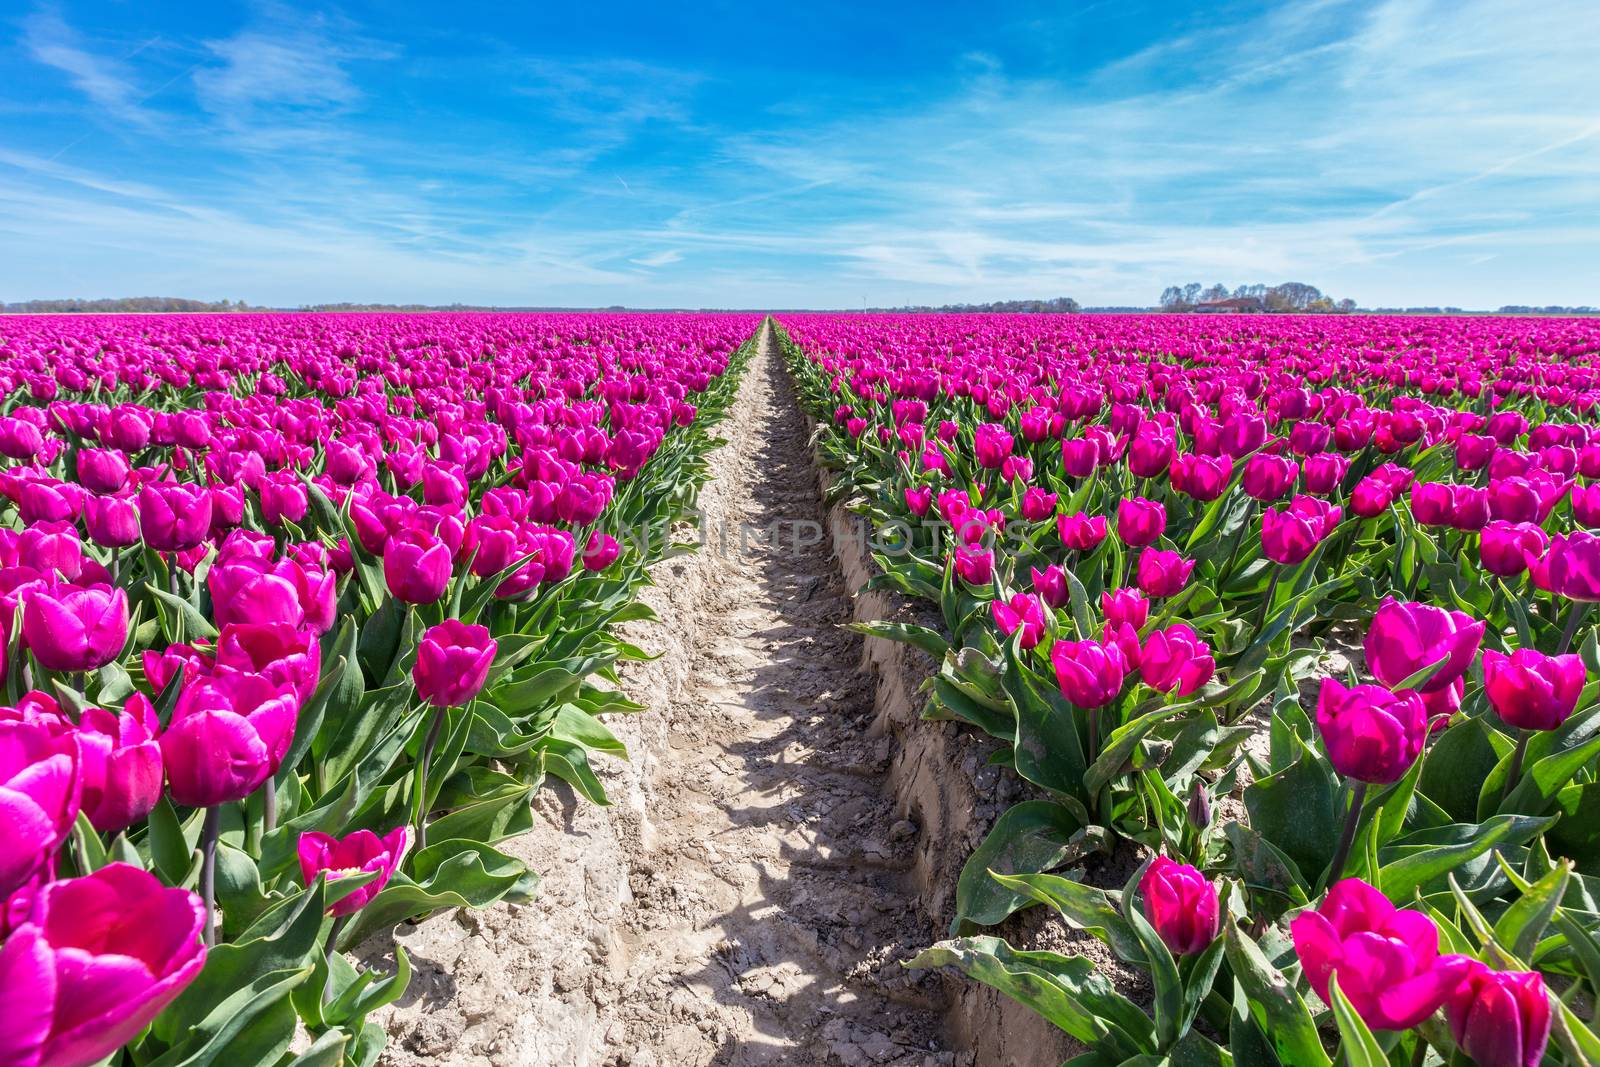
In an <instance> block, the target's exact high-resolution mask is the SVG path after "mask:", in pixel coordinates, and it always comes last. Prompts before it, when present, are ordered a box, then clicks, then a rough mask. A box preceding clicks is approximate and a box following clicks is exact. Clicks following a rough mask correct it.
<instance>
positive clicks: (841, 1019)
mask: <svg viewBox="0 0 1600 1067" xmlns="http://www.w3.org/2000/svg"><path fill="white" fill-rule="evenodd" d="M722 432H723V433H724V435H725V436H726V437H727V438H728V442H729V443H728V444H727V445H726V446H724V447H723V448H721V449H720V450H718V452H717V453H716V454H715V456H714V459H713V464H714V470H715V477H714V480H713V481H712V482H711V484H710V485H708V486H707V487H706V490H705V491H704V493H703V494H702V498H701V508H702V511H703V512H704V513H705V516H706V523H705V524H704V529H705V530H706V532H707V535H708V538H707V539H708V543H707V544H706V545H705V547H704V548H703V549H702V550H701V551H700V552H698V553H696V554H694V555H692V556H685V557H680V558H678V559H674V560H671V561H668V562H667V563H664V564H662V565H661V566H660V567H659V568H658V569H657V575H656V577H657V583H658V584H657V586H656V587H655V588H653V589H651V590H649V591H647V596H646V599H647V600H648V601H649V602H650V603H651V605H652V606H653V607H654V608H656V610H657V613H658V614H659V615H660V616H661V621H660V622H659V623H651V624H634V625H633V632H631V633H630V635H629V636H630V638H631V639H634V640H636V641H637V642H638V643H640V644H642V645H644V646H645V647H646V648H647V649H649V650H651V651H653V652H660V653H662V656H661V658H660V659H658V660H655V661H653V662H651V663H645V664H636V665H630V666H631V668H632V669H630V671H629V672H628V674H627V676H626V678H625V682H626V688H627V691H628V692H629V693H630V695H632V696H633V697H634V698H635V699H637V700H639V701H641V702H643V703H646V704H648V705H649V706H650V707H651V709H652V710H651V711H649V712H646V713H644V714H642V715H639V716H635V717H632V718H630V719H627V720H624V721H622V722H620V723H618V722H616V721H615V720H613V722H612V725H613V727H614V728H615V729H616V730H617V732H618V734H619V736H621V737H622V739H623V740H624V741H625V742H626V743H627V744H628V747H629V750H630V751H631V752H632V753H633V754H634V755H633V762H631V763H619V764H616V765H614V766H612V767H610V768H608V769H607V771H606V785H607V789H608V790H609V791H610V793H611V796H612V799H613V801H614V804H613V806H612V807H610V808H608V809H601V808H595V807H593V806H590V805H587V804H585V803H583V802H582V801H579V800H577V799H576V798H574V797H573V796H572V795H571V794H570V793H569V792H566V791H564V790H563V789H562V788H561V787H560V783H554V785H553V786H547V787H545V788H544V789H542V790H541V792H540V798H541V799H540V814H541V815H542V816H543V821H542V823H541V825H540V826H539V827H538V828H537V829H536V830H535V832H534V833H532V834H529V835H527V836H526V837H524V838H520V839H518V840H516V841H514V842H511V843H510V844H509V846H508V850H509V851H512V852H513V853H515V854H516V855H518V856H520V857H522V858H524V859H526V860H527V861H528V862H529V863H530V864H531V865H532V866H533V867H534V869H535V870H538V871H539V872H540V873H541V874H542V875H543V876H544V883H543V886H542V890H541V894H540V898H539V899H538V900H537V901H536V902H535V903H533V904H530V905H527V906H523V907H509V906H507V907H500V908H494V909H490V910H487V911H484V912H479V913H467V912H461V913H455V914H449V915H443V916H438V917H435V918H433V919H430V920H428V921H427V922H424V923H421V924H419V925H416V926H412V927H403V928H402V929H401V930H400V931H398V932H397V934H396V938H395V940H396V941H397V942H398V943H400V944H402V945H404V946H405V948H406V951H407V952H408V953H410V954H411V956H412V959H413V962H414V963H415V965H416V967H417V975H416V978H415V979H414V980H413V983H412V988H411V990H410V992H409V993H408V994H407V996H406V998H405V1000H404V1001H403V1002H402V1003H401V1004H399V1005H396V1006H395V1007H394V1008H393V1009H391V1010H390V1012H389V1014H388V1017H387V1018H386V1019H385V1020H384V1024H385V1025H386V1026H387V1027H388V1029H389V1032H390V1034H391V1040H390V1048H389V1051H388V1052H387V1053H386V1056H385V1062H387V1063H391V1064H395V1065H406V1067H409V1065H411V1064H420V1063H444V1064H473V1065H477V1064H539V1065H543V1064H551V1065H555V1064H560V1065H590V1064H592V1065H597V1067H610V1065H628V1067H654V1065H662V1067H666V1065H672V1067H680V1065H682V1067H700V1065H711V1064H720V1065H742V1064H769V1063H783V1064H799V1065H810V1064H844V1065H848V1067H856V1065H868V1064H887V1065H897V1067H910V1065H917V1067H935V1065H939V1067H943V1065H951V1067H956V1065H966V1064H970V1063H971V1062H972V1057H971V1056H970V1054H966V1053H957V1052H954V1051H950V1050H949V1049H948V1048H947V1047H946V1045H945V1044H944V1039H943V1037H942V1036H941V1035H942V1033H943V1026H942V1020H941V1012H942V1010H943V1007H944V998H943V996H942V989H943V987H942V984H941V981H940V979H938V978H937V977H936V976H933V975H929V974H925V973H920V972H907V971H905V970H904V969H903V968H902V967H901V965H900V961H902V960H904V959H906V958H908V957H909V956H910V955H912V954H914V953H915V952H916V951H918V950H919V949H920V948H922V947H924V946H925V945H927V944H928V943H930V942H931V941H933V940H935V939H937V932H936V931H935V930H933V929H930V924H929V921H928V919H927V918H926V917H925V916H924V914H923V912H922V909H921V908H920V907H919V906H918V904H917V903H916V901H917V900H918V898H919V896H920V894H919V892H918V890H919V888H921V887H920V886H919V885H918V884H917V883H918V882H919V881H920V879H916V878H913V877H912V873H911V869H912V864H913V858H914V852H915V850H916V848H917V839H918V837H919V834H920V829H919V826H918V825H917V823H916V822H915V821H913V820H911V819H907V818H905V817H902V816H900V815H897V814H896V811H895V804H894V801H893V799H892V798H891V797H890V796H889V795H888V793H887V792H886V782H887V780H888V772H889V768H890V765H891V762H892V761H893V760H894V759H895V758H896V756H897V752H896V751H895V745H896V741H895V739H894V738H893V737H892V736H890V735H889V734H888V733H887V732H885V731H884V730H883V729H882V728H881V725H880V727H879V728H878V729H876V730H875V729H874V724H875V722H876V721H877V713H876V711H875V707H874V692H873V680H872V679H871V677H870V676H868V675H867V674H865V673H864V672H863V671H862V670H861V669H860V664H861V662H862V658H863V657H862V652H861V647H860V643H859V640H858V639H857V638H855V637H853V636H852V635H850V634H849V633H848V632H846V631H844V630H842V629H841V628H840V625H839V624H840V623H842V622H845V621H848V620H849V619H850V617H851V607H852V605H851V600H850V598H849V597H848V596H847V594H846V591H845V588H844V586H843V584H842V583H841V580H840V577H839V572H838V568H837V566H836V565H835V563H834V560H833V558H832V554H831V551H830V548H829V546H828V539H827V537H826V536H824V535H823V533H822V530H823V527H822V525H821V523H822V520H823V518H824V517H823V515H822V514H821V512H820V505H819V502H818V494H817V488H816V480H815V474H814V472H813V470H812V468H811V465H810V458H809V453H808V450H807V441H806V434H807V426H806V424H805V421H804V419H803V417H802V416H801V414H800V413H799V411H798V410H797V408H796V406H795V404H794V399H793V396H792V394H791V392H790V386H789V383H788V381H787V378H786V376H785V375H784V373H783V370H782V368H781V365H780V363H779V361H778V360H777V358H776V357H775V355H774V354H773V352H772V350H771V345H770V339H769V341H768V343H764V344H763V347H762V351H761V354H760V355H759V356H758V357H757V358H756V360H755V362H754V363H753V364H752V366H751V367H750V369H749V371H748V372H747V377H746V380H745V382H744V384H743V386H742V388H741V392H740V397H739V400H738V402H737V403H736V405H735V407H734V410H733V413H732V416H731V418H730V419H729V420H728V422H727V423H725V424H724V426H723V428H722ZM741 531H749V532H747V533H744V534H743V535H742V533H741ZM761 531H771V532H773V533H775V536H769V537H767V538H765V539H763V538H762V537H761V536H759V533H760V532H761ZM389 951H390V949H389V946H388V943H387V942H386V941H383V940H375V941H374V942H373V943H371V944H369V945H367V946H364V951H363V955H364V956H366V957H367V958H368V959H369V960H371V961H373V962H375V963H378V964H379V965H381V964H382V961H383V958H384V956H386V955H387V954H388V953H389Z"/></svg>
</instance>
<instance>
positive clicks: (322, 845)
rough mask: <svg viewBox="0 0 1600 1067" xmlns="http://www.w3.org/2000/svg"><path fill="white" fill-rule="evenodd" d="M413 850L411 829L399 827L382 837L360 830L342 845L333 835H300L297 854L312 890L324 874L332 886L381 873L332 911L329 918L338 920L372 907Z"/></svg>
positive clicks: (329, 911) (369, 831) (345, 839)
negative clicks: (369, 906) (334, 882)
mask: <svg viewBox="0 0 1600 1067" xmlns="http://www.w3.org/2000/svg"><path fill="white" fill-rule="evenodd" d="M410 847H411V827H409V826H399V827H396V828H395V829H393V830H390V831H389V832H388V833H387V834H384V835H383V836H382V837H379V836H378V835H377V834H375V833H373V832H372V831H371V830H357V831H355V832H354V833H352V834H349V835H348V836H346V837H345V838H344V840H342V841H341V840H340V839H338V838H336V837H333V836H331V835H329V834H324V833H319V832H317V831H314V830H313V831H308V832H306V833H303V834H301V835H300V841H299V843H298V845H296V851H297V852H298V853H299V857H300V875H301V877H302V878H304V879H305V883H306V885H308V886H309V885H310V884H311V883H312V882H314V881H316V879H317V875H318V874H321V873H322V872H324V871H326V872H327V874H328V881H330V882H333V881H336V880H338V879H340V878H346V877H349V876H350V875H353V874H366V873H368V872H369V871H377V872H378V876H377V877H376V878H374V879H373V880H372V881H370V882H368V883H367V884H366V885H364V886H362V887H361V888H359V889H357V890H355V891H353V892H352V893H350V895H349V896H346V897H344V898H343V899H342V900H340V901H338V902H337V903H336V904H334V905H332V906H331V907H330V908H328V914H329V915H332V916H334V917H336V918H337V917H338V916H341V915H350V914H352V913H354V912H357V911H360V910H361V909H362V908H364V907H366V906H367V905H368V904H370V903H371V902H372V898H373V897H375V896H377V895H378V893H379V892H380V891H381V890H382V889H383V887H384V886H385V885H387V884H389V879H390V878H391V877H393V876H394V872H395V871H397V870H399V869H400V861H401V860H403V859H405V855H406V850H407V849H408V848H410Z"/></svg>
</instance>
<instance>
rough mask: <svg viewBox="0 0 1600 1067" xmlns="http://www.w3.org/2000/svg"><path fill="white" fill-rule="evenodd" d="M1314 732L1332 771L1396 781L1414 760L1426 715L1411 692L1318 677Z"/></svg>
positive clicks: (1423, 738)
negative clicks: (1320, 682)
mask: <svg viewBox="0 0 1600 1067" xmlns="http://www.w3.org/2000/svg"><path fill="white" fill-rule="evenodd" d="M1317 732H1318V733H1320V734H1321V735H1322V743H1323V746H1324V747H1325V748H1326V749H1327V752H1328V760H1329V762H1331V763H1332V764H1333V769H1334V770H1336V771H1338V772H1339V773H1340V774H1341V775H1343V776H1345V777H1346V778H1353V779H1355V780H1356V781H1360V782H1375V783H1388V782H1397V781H1399V780H1400V779H1401V778H1402V777H1404V776H1405V773H1406V771H1408V770H1410V769H1411V765H1412V764H1413V763H1415V762H1416V761H1417V756H1418V755H1419V754H1421V752H1422V744H1423V742H1424V741H1426V740H1427V738H1428V714H1427V710H1426V709H1425V708H1424V707H1423V703H1422V698H1421V696H1420V695H1418V694H1417V692H1416V691H1414V690H1411V689H1403V690H1401V691H1400V692H1398V693H1395V692H1392V691H1390V690H1388V689H1385V688H1384V687H1382V686H1378V685H1358V686H1356V687H1355V688H1353V689H1347V688H1345V686H1344V685H1343V683H1341V682H1340V681H1339V680H1338V679H1336V678H1324V679H1322V689H1321V691H1320V692H1319V693H1318V695H1317Z"/></svg>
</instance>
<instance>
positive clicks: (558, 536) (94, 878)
mask: <svg viewBox="0 0 1600 1067" xmlns="http://www.w3.org/2000/svg"><path fill="white" fill-rule="evenodd" d="M758 321H759V320H758V319H756V318H755V317H754V316H682V317H649V316H580V315H549V316H542V315H509V316H504V315H502V316H489V315H484V316H472V315H458V316H412V317H407V316H348V317H341V316H331V315H329V316H320V315H303V316H253V315H252V316H216V317H196V318H187V317H150V318H146V317H103V318H53V317H39V318H21V317H13V318H8V319H4V320H0V388H3V393H4V396H5V402H4V407H3V413H0V454H3V455H4V456H5V457H6V466H5V469H4V471H3V472H0V494H3V496H4V502H3V503H0V508H3V510H4V516H5V521H4V526H3V528H0V593H3V596H4V611H3V613H0V634H3V636H4V637H5V641H6V645H5V650H4V655H3V656H0V672H3V678H0V683H3V684H4V686H5V689H6V704H7V706H6V707H4V708H3V709H0V901H3V910H0V936H3V938H4V943H3V947H0V1003H3V1004H4V1010H3V1012H0V1064H4V1065H5V1067H14V1065H28V1067H32V1065H40V1067H78V1065H88V1064H95V1063H100V1062H102V1061H108V1062H117V1063H126V1064H137V1065H140V1067H158V1065H159V1067H175V1065H178V1064H184V1065H199V1064H209V1063H225V1064H228V1065H229V1067H244V1065H247V1064H277V1063H294V1064H298V1065H304V1067H312V1065H318V1067H320V1065H338V1064H360V1065H366V1064H372V1063H374V1062H376V1061H377V1060H378V1058H379V1057H380V1055H381V1054H382V1052H383V1049H384V1044H385V1037H386V1035H385V1034H384V1032H383V1030H382V1029H381V1028H380V1027H378V1026H376V1025H372V1024H369V1022H368V1016H369V1015H370V1014H371V1013H372V1012H374V1011H375V1010H377V1009H378V1008H380V1007H383V1006H384V1005H387V1004H389V1003H391V1002H393V1001H394V1000H396V999H397V998H398V997H400V996H401V995H402V994H403V993H404V991H405V989H406V986H407V982H408V979H409V973H410V964H409V961H408V959H407V957H406V953H405V952H404V950H403V949H400V948H398V947H396V948H395V949H394V952H393V960H394V967H393V969H392V970H389V971H386V972H379V971H376V970H362V969H358V968H357V967H356V966H355V965H354V964H353V963H352V962H350V959H349V958H348V957H347V955H346V954H345V952H344V951H343V950H346V949H350V948H352V947H353V946H355V945H357V944H359V943H361V942H363V941H364V940H366V939H368V938H369V937H371V936H372V935H373V934H374V933H379V932H383V931H387V930H389V929H392V928H393V927H394V926H395V925H396V924H397V923H400V922H403V921H406V920H409V919H418V918H421V917H422V916H425V915H427V914H429V913H432V912H435V911H439V910H441V909H450V908H477V907H484V906H487V905H490V904H494V903H496V902H500V901H519V900H521V901H525V900H528V899H530V898H531V897H532V896H533V894H534V893H535V891H536V886H537V872H534V871H530V870H528V869H527V867H526V866H525V865H524V864H523V863H522V862H521V861H519V860H517V859H515V858H514V857H512V856H511V855H508V854H507V853H506V852H505V851H503V850H502V849H501V848H499V847H497V846H499V845H501V844H503V843H504V842H505V841H506V840H507V839H508V838H512V837H514V836H516V835H518V834H521V833H524V832H526V831H527V830H528V829H529V828H530V826H531V825H532V818H533V816H532V812H531V803H532V797H533V794H534V791H535V790H536V789H537V788H538V787H539V785H540V783H541V782H542V781H544V780H546V778H547V777H550V776H554V777H556V778H559V779H563V780H565V781H566V782H568V783H570V784H571V787H572V789H573V791H575V792H576V793H577V794H579V795H580V796H582V797H585V798H587V799H589V800H591V801H593V802H597V803H604V802H605V801H606V796H605V791H604V787H603V786H602V784H601V781H600V779H599V778H598V777H597V776H596V774H595V770H594V766H593V765H592V763H591V757H592V756H594V755H596V754H606V755H616V754H618V752H619V750H620V748H621V746H620V744H619V743H618V742H617V740H616V738H615V737H614V736H613V735H612V733H611V732H610V731H609V730H608V729H607V728H606V726H605V721H604V720H605V717H606V716H608V715H612V714H617V713H627V712H635V711H638V710H640V708H639V706H638V705H636V704H634V703H633V702H632V701H630V700H628V699H627V698H626V696H624V695H623V693H621V692H619V691H618V690H617V688H616V678H617V673H616V665H617V664H618V663H619V661H624V660H628V659H630V658H638V657H640V656H642V655H643V653H642V652H641V651H640V650H639V649H638V648H636V647H634V646H633V645H630V644H629V643H628V642H626V641H625V640H623V639H622V638H621V637H620V636H619V635H618V632H617V630H616V627H617V626H618V625H619V624H620V623H622V622H624V621H626V620H629V619H642V618H648V617H649V614H650V612H649V609H648V608H646V607H644V606H643V605H642V604H640V603H639V602H638V601H637V600H636V599H635V594H636V593H637V592H638V590H639V589H640V587H641V586H642V585H643V583H644V582H645V581H646V580H647V574H646V567H647V566H648V565H649V564H651V563H653V562H655V561H656V560H657V559H660V558H662V557H663V556H665V555H666V554H667V552H668V551H669V550H671V548H672V538H671V528H672V526H673V525H674V523H676V522H677V521H678V520H680V519H681V518H683V517H684V516H685V515H686V514H687V512H688V509H689V508H690V507H691V505H692V504H693V501H694V497H695V492H696V489H697V487H698V486H699V484H701V483H702V482H703V481H704V480H705V478H706V476H707V475H706V465H705V457H706V455H707V453H708V452H709V451H710V449H711V448H712V447H713V445H714V444H715V438H714V437H713V436H712V434H711V432H710V431H709V429H708V427H709V425H710V424H712V423H714V422H715V421H716V420H717V419H718V418H720V417H721V416H722V414H723V413H724V412H725V411H726V409H727V407H728V405H729V403H730V402H731V400H732V397H733V395H734V385H735V379H736V378H737V371H738V370H739V368H740V367H741V366H742V365H743V363H744V361H746V360H747V359H748V357H749V355H750V353H751V351H752V350H753V342H752V334H753V332H754V330H755V328H756V326H757V324H758ZM646 532H650V533H653V535H654V536H644V535H643V534H644V533H646Z"/></svg>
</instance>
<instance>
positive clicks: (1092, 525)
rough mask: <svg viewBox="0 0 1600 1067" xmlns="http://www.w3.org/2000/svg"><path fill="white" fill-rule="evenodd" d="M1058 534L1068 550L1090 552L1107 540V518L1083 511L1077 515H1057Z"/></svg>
mask: <svg viewBox="0 0 1600 1067" xmlns="http://www.w3.org/2000/svg"><path fill="white" fill-rule="evenodd" d="M1056 532H1057V533H1059V534H1060V535H1061V543H1062V544H1064V545H1066V546H1067V547H1068V548H1070V549H1072V550H1073V551H1075V552H1089V551H1092V550H1094V549H1095V548H1097V547H1099V544H1100V542H1101V541H1104V540H1105V539H1106V520H1105V516H1104V515H1090V514H1088V513H1087V512H1081V511H1080V512H1078V513H1077V514H1076V515H1057V516H1056Z"/></svg>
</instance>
